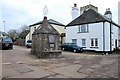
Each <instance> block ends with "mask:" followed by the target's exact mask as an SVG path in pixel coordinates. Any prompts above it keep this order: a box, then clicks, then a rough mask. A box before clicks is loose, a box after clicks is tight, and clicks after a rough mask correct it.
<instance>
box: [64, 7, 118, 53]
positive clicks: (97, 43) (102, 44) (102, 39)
mask: <svg viewBox="0 0 120 80" xmlns="http://www.w3.org/2000/svg"><path fill="white" fill-rule="evenodd" d="M109 10H110V9H107V11H106V12H105V16H104V15H101V14H100V13H98V12H97V11H95V10H93V9H91V8H90V9H88V10H87V11H85V12H84V13H83V14H82V15H80V16H79V17H77V18H76V19H75V20H73V21H72V22H70V23H69V24H68V25H66V42H69V43H76V44H77V45H79V46H81V47H83V48H84V49H85V50H94V51H99V52H110V51H113V49H114V48H117V47H118V29H119V30H120V26H119V25H118V24H116V23H114V22H113V21H112V20H111V18H112V13H111V12H110V11H109Z"/></svg>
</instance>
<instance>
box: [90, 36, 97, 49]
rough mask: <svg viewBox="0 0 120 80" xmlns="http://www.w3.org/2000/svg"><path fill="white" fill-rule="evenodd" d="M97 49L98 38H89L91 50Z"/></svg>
mask: <svg viewBox="0 0 120 80" xmlns="http://www.w3.org/2000/svg"><path fill="white" fill-rule="evenodd" d="M92 47H98V38H91V48H92Z"/></svg>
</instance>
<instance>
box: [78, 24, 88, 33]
mask: <svg viewBox="0 0 120 80" xmlns="http://www.w3.org/2000/svg"><path fill="white" fill-rule="evenodd" d="M88 32H89V25H88V24H83V25H79V26H78V33H88Z"/></svg>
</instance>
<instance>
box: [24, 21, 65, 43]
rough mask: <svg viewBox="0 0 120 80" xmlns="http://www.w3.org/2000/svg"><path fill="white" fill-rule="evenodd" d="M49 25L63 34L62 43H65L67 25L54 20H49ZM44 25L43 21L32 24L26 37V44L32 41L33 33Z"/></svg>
mask: <svg viewBox="0 0 120 80" xmlns="http://www.w3.org/2000/svg"><path fill="white" fill-rule="evenodd" d="M48 22H49V24H50V25H51V26H53V27H54V28H55V29H56V30H57V31H58V32H59V33H60V34H61V43H64V42H65V25H63V24H61V23H59V22H57V21H55V20H53V19H49V20H48ZM41 24H42V21H40V22H38V23H35V24H32V25H30V26H29V27H30V32H29V33H28V35H27V36H26V42H27V41H28V40H32V34H33V32H34V31H35V30H36V29H37V28H38V27H39V26H40V25H41Z"/></svg>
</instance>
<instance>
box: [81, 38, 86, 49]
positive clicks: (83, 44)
mask: <svg viewBox="0 0 120 80" xmlns="http://www.w3.org/2000/svg"><path fill="white" fill-rule="evenodd" d="M81 40H82V47H86V39H81Z"/></svg>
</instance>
